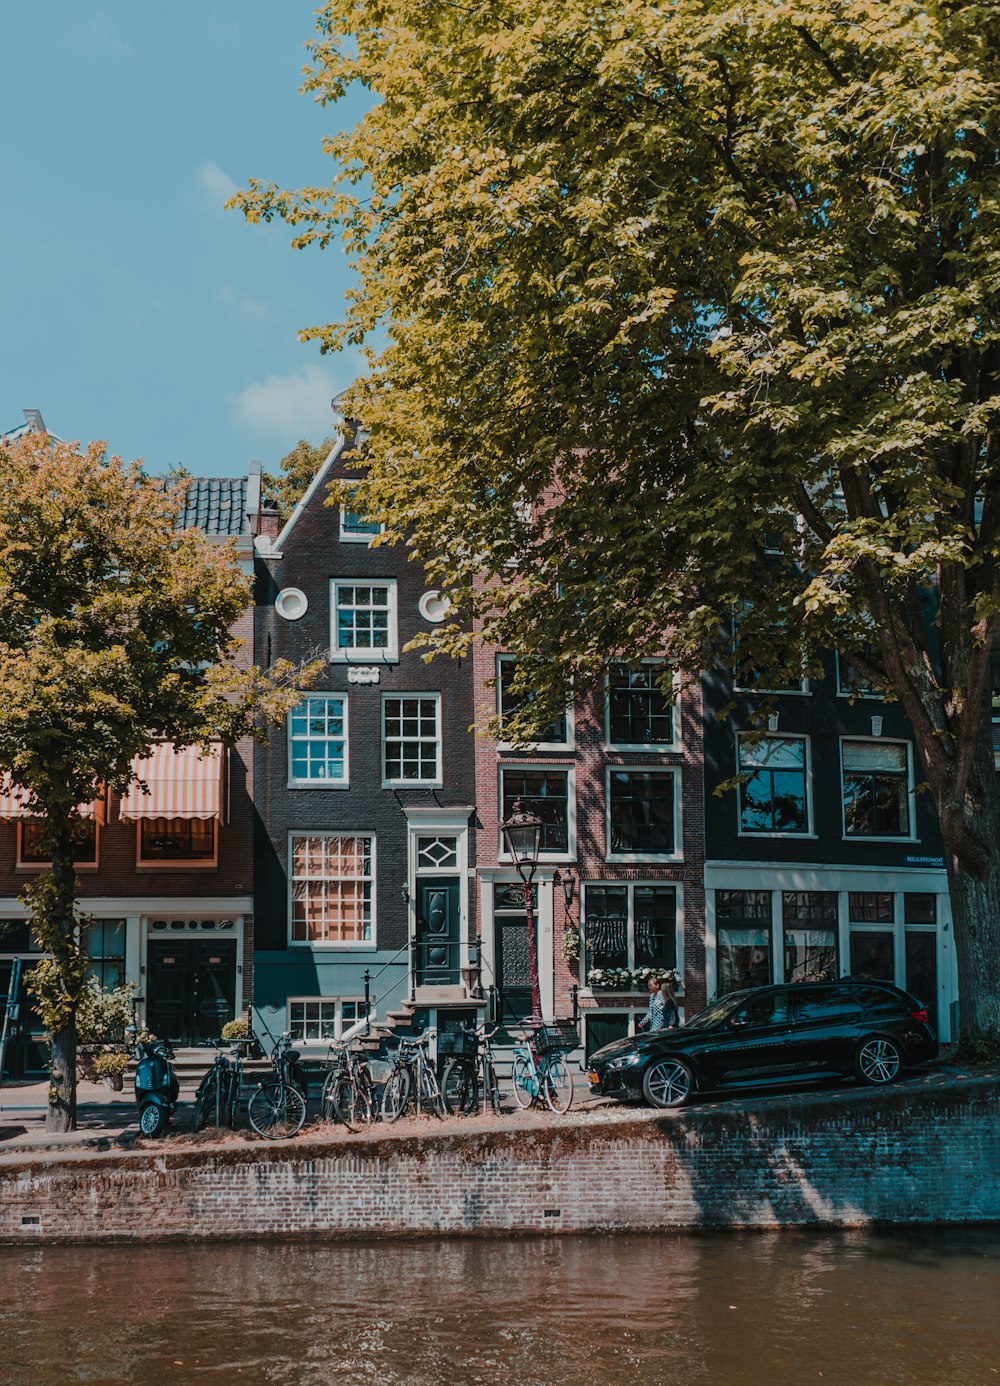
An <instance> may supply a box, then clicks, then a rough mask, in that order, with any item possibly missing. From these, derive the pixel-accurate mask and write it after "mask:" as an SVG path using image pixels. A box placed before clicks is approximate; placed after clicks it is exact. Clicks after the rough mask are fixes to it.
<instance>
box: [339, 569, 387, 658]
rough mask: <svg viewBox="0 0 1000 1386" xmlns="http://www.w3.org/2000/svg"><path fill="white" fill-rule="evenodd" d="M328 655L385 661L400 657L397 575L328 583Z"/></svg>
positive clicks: (340, 579) (343, 579) (342, 579)
mask: <svg viewBox="0 0 1000 1386" xmlns="http://www.w3.org/2000/svg"><path fill="white" fill-rule="evenodd" d="M330 610H331V627H332V629H331V634H330V658H331V660H334V661H342V662H344V661H347V660H360V661H362V662H368V663H385V662H386V661H388V660H392V661H395V660H397V659H398V658H399V631H398V621H397V593H396V579H395V578H386V579H379V580H378V581H375V582H372V581H370V580H368V579H362V578H334V579H332V581H331V583H330Z"/></svg>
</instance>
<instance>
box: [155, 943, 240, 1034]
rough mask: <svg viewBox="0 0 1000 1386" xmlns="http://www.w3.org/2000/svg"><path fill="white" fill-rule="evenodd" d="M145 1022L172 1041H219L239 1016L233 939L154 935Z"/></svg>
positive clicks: (156, 1032)
mask: <svg viewBox="0 0 1000 1386" xmlns="http://www.w3.org/2000/svg"><path fill="white" fill-rule="evenodd" d="M146 966H147V977H148V988H149V995H148V997H147V1003H146V1022H147V1024H148V1025H149V1028H150V1029H151V1030H152V1032H153V1034H154V1035H156V1036H157V1037H158V1038H160V1039H167V1040H169V1041H170V1042H171V1044H204V1043H205V1042H206V1041H207V1040H210V1039H217V1038H218V1036H219V1035H220V1034H221V1032H222V1027H223V1025H225V1024H226V1022H227V1021H228V1020H232V1019H233V1016H234V1015H235V1014H236V940H235V939H234V938H212V939H203V938H163V939H161V938H157V939H150V941H149V953H148V957H147V962H146Z"/></svg>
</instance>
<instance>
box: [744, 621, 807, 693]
mask: <svg viewBox="0 0 1000 1386" xmlns="http://www.w3.org/2000/svg"><path fill="white" fill-rule="evenodd" d="M732 622H733V625H732V631H733V634H732V650H733V665H732V679H733V692H734V693H760V694H761V695H762V696H764V697H769V698H804V697H808V695H809V680H808V679H807V678H805V677H803V678H801V679H800V680H799V686H798V688H795V687H794V686H793V687H789V688H765V687H764V686H763V684H758V683H754V684H745V683H738V682H737V678H736V668H737V658H736V652H737V648H738V645H739V640H738V634H739V632H738V626H739V615H738V613H737V611H736V608H735V607H734V608H733V616H732ZM803 662H805V661H804V660H803Z"/></svg>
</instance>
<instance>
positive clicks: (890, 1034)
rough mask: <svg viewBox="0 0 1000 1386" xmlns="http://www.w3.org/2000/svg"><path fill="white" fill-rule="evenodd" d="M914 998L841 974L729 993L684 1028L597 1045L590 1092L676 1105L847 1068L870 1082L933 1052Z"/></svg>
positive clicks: (843, 1072)
mask: <svg viewBox="0 0 1000 1386" xmlns="http://www.w3.org/2000/svg"><path fill="white" fill-rule="evenodd" d="M937 1049H938V1043H937V1036H936V1035H935V1033H934V1031H933V1029H932V1028H931V1026H930V1025H929V1024H928V1022H927V1009H926V1007H925V1006H924V1005H923V1003H922V1002H920V1001H918V1000H917V999H916V997H914V996H910V995H909V994H908V993H907V992H905V991H901V990H900V989H899V988H898V987H894V986H892V985H890V984H889V983H887V982H869V981H861V980H858V981H854V980H841V981H839V982H809V983H800V984H798V985H792V986H782V987H756V988H754V989H753V990H752V991H734V992H731V993H730V994H729V995H728V996H723V997H721V998H720V999H719V1000H717V1001H715V1002H713V1003H712V1005H710V1006H708V1007H706V1009H705V1010H703V1011H699V1012H698V1014H697V1015H695V1016H692V1018H691V1019H690V1020H689V1021H688V1023H687V1024H686V1025H683V1026H681V1027H680V1028H679V1029H675V1030H661V1031H659V1032H658V1033H656V1034H652V1035H651V1034H643V1035H634V1036H632V1037H631V1038H629V1039H622V1040H616V1041H615V1042H614V1043H613V1044H607V1045H605V1046H604V1048H603V1049H598V1050H597V1052H596V1053H595V1054H593V1055H592V1056H591V1058H590V1062H589V1065H588V1068H589V1077H590V1090H591V1093H592V1094H594V1095H598V1094H600V1095H604V1096H607V1097H619V1098H637V1097H644V1098H645V1099H646V1101H647V1102H648V1103H650V1105H651V1106H653V1107H680V1106H682V1105H683V1103H685V1102H686V1101H687V1100H688V1098H689V1097H690V1096H691V1094H692V1093H693V1092H705V1091H710V1090H716V1089H720V1088H734V1087H751V1086H753V1087H757V1086H761V1085H765V1084H771V1083H779V1082H781V1083H787V1082H789V1081H794V1080H796V1079H803V1078H805V1079H810V1078H816V1079H820V1078H836V1077H843V1076H847V1075H850V1074H853V1075H854V1077H855V1078H857V1080H858V1082H860V1083H870V1084H873V1085H876V1086H879V1085H882V1084H885V1083H891V1082H893V1081H894V1080H895V1079H896V1078H898V1076H899V1073H900V1070H901V1069H902V1068H903V1066H904V1065H906V1064H914V1063H921V1062H923V1061H924V1060H926V1059H932V1058H934V1056H935V1055H936V1054H937Z"/></svg>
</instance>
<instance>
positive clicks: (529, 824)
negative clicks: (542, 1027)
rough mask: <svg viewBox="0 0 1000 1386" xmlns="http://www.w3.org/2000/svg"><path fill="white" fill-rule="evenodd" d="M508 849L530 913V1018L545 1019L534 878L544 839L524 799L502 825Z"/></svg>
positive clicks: (517, 801)
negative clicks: (539, 975) (522, 886)
mask: <svg viewBox="0 0 1000 1386" xmlns="http://www.w3.org/2000/svg"><path fill="white" fill-rule="evenodd" d="M500 830H501V832H502V833H503V836H504V842H505V844H506V847H507V851H508V852H509V853H510V855H511V857H512V858H513V861H514V865H515V866H516V868H517V874H518V875H519V876H520V878H521V880H522V881H523V882H524V910H525V913H526V914H527V916H528V970H529V972H530V973H531V1019H532V1021H533V1022H534V1023H535V1024H536V1025H539V1024H541V1020H542V995H541V988H540V986H539V981H538V946H537V944H536V941H535V900H534V892H533V889H532V881H533V879H534V875H535V868H536V867H537V866H538V848H539V845H540V844H541V840H542V820H541V819H540V818H539V817H538V815H537V814H535V813H532V812H531V811H530V810H529V809H527V808H525V806H524V801H523V800H522V799H515V800H514V808H513V810H512V811H511V815H510V817H509V818H508V819H507V821H506V822H505V823H501V824H500Z"/></svg>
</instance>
